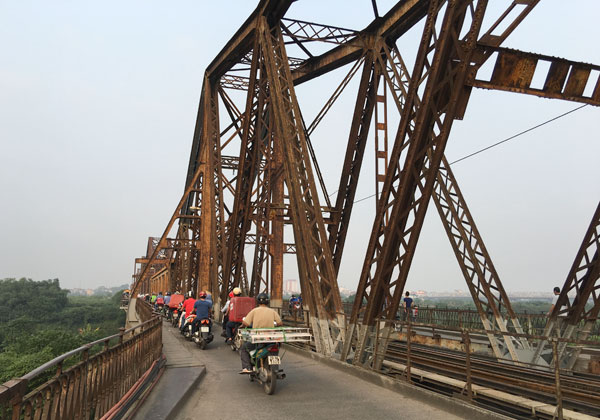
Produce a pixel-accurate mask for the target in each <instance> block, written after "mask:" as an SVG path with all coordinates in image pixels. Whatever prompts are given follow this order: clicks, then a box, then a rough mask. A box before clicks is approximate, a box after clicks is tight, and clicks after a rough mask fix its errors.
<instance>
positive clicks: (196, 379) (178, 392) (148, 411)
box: [133, 365, 206, 420]
mask: <svg viewBox="0 0 600 420" xmlns="http://www.w3.org/2000/svg"><path fill="white" fill-rule="evenodd" d="M204 375H206V366H204V365H197V366H187V367H184V366H181V367H168V366H167V367H165V371H164V372H163V375H162V377H161V378H160V380H159V381H158V383H157V384H156V387H155V388H154V389H153V390H152V391H151V392H150V394H149V395H148V400H147V401H145V402H144V404H142V406H141V407H140V410H138V411H137V412H136V413H135V415H134V417H133V419H134V420H138V419H139V420H141V419H143V420H163V419H168V420H172V419H177V418H178V417H177V415H178V413H179V411H180V409H181V407H183V406H184V405H185V404H186V402H187V401H188V400H189V398H190V397H191V396H192V394H193V393H194V391H195V389H196V387H197V386H198V384H199V383H200V382H201V380H202V378H203V377H204Z"/></svg>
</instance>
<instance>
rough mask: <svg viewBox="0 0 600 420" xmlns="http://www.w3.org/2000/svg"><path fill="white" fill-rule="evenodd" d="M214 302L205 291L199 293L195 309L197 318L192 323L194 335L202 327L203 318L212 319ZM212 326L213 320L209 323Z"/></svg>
mask: <svg viewBox="0 0 600 420" xmlns="http://www.w3.org/2000/svg"><path fill="white" fill-rule="evenodd" d="M212 306H213V303H212V300H211V298H210V296H208V294H207V293H206V292H205V291H202V292H200V293H198V300H197V301H196V302H195V303H194V311H195V312H196V318H195V319H194V322H193V323H192V335H193V334H194V333H195V332H196V331H198V329H199V328H200V321H201V320H203V319H210V311H211V309H212ZM209 327H212V321H211V323H210V324H209Z"/></svg>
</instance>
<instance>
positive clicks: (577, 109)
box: [450, 104, 588, 165]
mask: <svg viewBox="0 0 600 420" xmlns="http://www.w3.org/2000/svg"><path fill="white" fill-rule="evenodd" d="M586 106H588V104H583V105H581V106H578V107H577V108H575V109H572V110H570V111H567V112H565V113H564V114H560V115H558V116H556V117H554V118H550V119H549V120H547V121H544V122H543V123H541V124H538V125H536V126H533V127H531V128H528V129H527V130H524V131H521V132H520V133H517V134H515V135H513V136H510V137H507V138H505V139H504V140H500V141H499V142H497V143H494V144H492V145H489V146H487V147H484V148H483V149H480V150H478V151H476V152H473V153H471V154H469V155H466V156H463V157H461V158H460V159H457V160H455V161H454V162H450V165H454V164H455V163H458V162H460V161H463V160H465V159H468V158H470V157H472V156H475V155H478V154H479V153H482V152H485V151H486V150H489V149H491V148H492V147H496V146H499V145H501V144H502V143H506V142H507V141H509V140H512V139H514V138H516V137H519V136H522V135H523V134H525V133H529V132H530V131H533V130H535V129H536V128H540V127H541V126H544V125H546V124H548V123H551V122H552V121H556V120H558V119H559V118H562V117H564V116H566V115H569V114H571V113H573V112H575V111H579V110H580V109H581V108H584V107H586Z"/></svg>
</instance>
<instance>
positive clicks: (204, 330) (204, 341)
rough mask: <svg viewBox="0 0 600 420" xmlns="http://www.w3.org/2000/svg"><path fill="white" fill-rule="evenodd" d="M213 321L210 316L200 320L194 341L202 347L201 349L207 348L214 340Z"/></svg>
mask: <svg viewBox="0 0 600 420" xmlns="http://www.w3.org/2000/svg"><path fill="white" fill-rule="evenodd" d="M211 326H212V322H211V320H210V319H209V318H204V319H201V320H200V327H199V328H198V330H197V331H196V332H195V333H194V337H193V340H194V343H196V344H197V345H198V347H200V349H202V350H204V349H205V348H206V346H207V345H208V344H209V343H210V342H211V341H213V338H214V336H213V334H212V331H211V330H212V328H211Z"/></svg>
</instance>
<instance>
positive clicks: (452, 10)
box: [134, 0, 600, 364]
mask: <svg viewBox="0 0 600 420" xmlns="http://www.w3.org/2000/svg"><path fill="white" fill-rule="evenodd" d="M291 3H292V1H290V0H286V1H280V2H277V1H274V0H262V1H260V2H259V4H258V6H257V8H256V9H255V11H254V12H253V13H252V14H251V16H250V17H249V18H248V19H247V20H246V21H245V22H244V24H243V25H242V26H241V27H240V29H239V30H238V31H237V32H236V33H235V34H234V36H233V37H232V38H231V40H230V41H229V42H228V43H227V44H226V45H225V47H224V48H223V49H222V51H221V52H220V53H219V55H218V56H217V57H216V58H215V59H214V60H213V62H212V63H211V64H210V65H209V67H208V69H207V71H206V74H205V79H204V84H203V87H202V93H201V98H200V105H199V109H198V117H197V121H196V130H195V133H194V139H193V143H192V148H191V153H190V160H189V165H188V173H187V177H186V182H185V185H186V191H185V193H184V195H183V197H182V200H181V202H180V203H179V205H178V206H177V207H176V209H175V211H174V214H173V217H172V219H171V221H170V222H169V224H168V225H167V228H166V229H165V232H164V234H163V236H162V237H161V238H160V240H158V241H157V244H156V247H155V248H154V249H152V250H150V249H149V250H148V252H147V254H146V257H145V259H144V261H143V264H142V267H141V269H140V271H139V272H137V273H136V276H135V278H136V279H137V281H136V285H135V286H134V288H135V291H138V290H143V291H148V290H150V289H155V288H157V287H165V286H164V284H165V281H164V279H163V277H164V273H166V270H165V266H164V265H163V266H162V267H161V266H157V265H156V264H158V262H159V260H160V259H161V255H162V254H161V252H163V251H164V250H166V249H170V250H172V253H171V255H170V266H169V270H168V272H169V277H170V280H169V281H168V282H167V283H168V285H169V287H170V288H176V289H179V290H180V291H183V292H185V291H187V290H193V291H198V290H199V289H208V290H210V291H211V292H213V296H217V299H216V300H217V304H218V301H219V300H221V301H223V300H225V299H226V296H227V293H228V292H229V291H230V290H231V289H232V288H233V287H235V286H240V287H241V288H242V290H243V291H244V292H245V293H248V294H249V295H255V294H257V293H258V292H260V291H268V292H269V293H270V294H272V298H273V301H274V303H275V304H276V305H278V304H279V302H280V301H281V297H282V280H283V272H284V263H283V262H284V258H283V255H284V254H285V253H295V254H296V260H297V262H296V267H294V269H297V271H298V274H299V277H300V283H301V289H302V293H303V297H304V301H305V306H306V308H308V309H309V310H310V317H311V319H312V323H313V324H314V325H313V328H314V329H315V335H316V337H318V342H319V351H321V352H323V353H326V354H330V353H332V352H335V351H339V350H340V344H341V342H342V341H343V342H344V347H343V348H341V350H342V353H343V354H342V356H343V357H346V356H347V355H348V354H350V353H351V352H354V355H355V357H354V360H355V362H356V363H361V364H363V363H366V364H369V363H379V361H373V360H367V359H366V358H365V355H366V353H365V349H366V348H367V347H369V346H371V345H372V344H373V343H372V340H373V339H374V334H373V326H374V320H375V319H378V318H382V317H383V318H386V317H387V318H390V319H391V318H393V317H394V316H395V314H396V312H397V309H398V305H399V301H400V299H401V294H402V292H403V288H404V284H405V281H406V279H407V277H408V275H409V271H410V267H411V261H412V257H413V255H414V252H415V249H416V245H417V242H418V239H419V233H420V230H421V226H422V224H423V221H424V217H425V212H426V209H427V204H428V202H429V200H430V198H431V197H432V196H433V197H434V199H435V200H436V203H438V206H439V209H440V214H441V215H442V220H443V222H444V224H445V227H446V229H447V232H448V236H449V238H450V239H451V243H452V244H453V246H454V249H455V253H456V257H457V259H458V261H459V264H461V267H462V268H463V273H464V275H465V280H466V281H467V284H468V285H469V289H470V291H471V293H472V296H473V299H474V301H475V303H476V307H477V309H478V314H479V318H480V320H481V322H482V323H483V324H484V325H483V328H485V329H486V330H490V331H496V332H498V331H501V332H507V331H515V332H517V333H520V332H523V330H524V329H523V327H522V326H521V325H520V324H519V319H518V317H516V316H515V314H514V313H513V311H512V309H511V307H510V302H509V301H508V296H507V295H506V292H505V291H504V289H503V287H502V284H501V282H500V279H499V277H498V275H497V273H496V272H495V269H494V267H493V264H492V263H491V257H490V256H489V254H488V253H487V251H486V250H485V246H484V245H483V240H482V238H481V235H480V234H479V232H478V231H477V229H476V227H475V223H474V221H473V218H472V216H471V215H470V212H469V211H468V208H467V206H466V202H465V201H464V198H463V197H462V195H461V194H460V190H459V189H458V186H457V182H456V179H454V177H453V176H452V174H451V173H450V172H449V169H448V168H447V166H448V165H447V162H445V161H444V160H443V154H444V148H445V145H446V142H447V140H448V137H449V133H450V131H451V127H452V123H453V121H454V120H455V119H461V118H463V117H464V114H465V110H466V107H467V103H468V99H469V96H470V92H471V90H472V88H473V87H483V85H482V84H485V83H487V84H488V86H487V87H493V88H495V89H509V90H515V91H519V92H523V93H532V92H530V91H531V90H532V89H538V90H539V92H536V93H535V94H539V95H540V96H544V97H549V98H553V97H556V98H561V99H567V100H578V101H582V100H585V101H588V103H592V102H593V100H595V98H597V96H598V94H599V93H598V91H599V90H600V89H599V88H598V87H597V82H596V86H595V87H594V88H593V89H592V91H593V92H592V93H591V94H590V93H589V89H588V90H586V89H583V87H585V86H586V85H587V86H588V88H589V86H590V83H593V79H590V77H597V66H593V65H587V64H583V63H575V62H570V61H568V60H564V59H556V58H553V57H548V56H543V55H539V54H531V53H524V52H520V51H516V50H509V49H506V48H503V47H502V46H501V44H502V43H503V41H504V40H505V39H506V38H507V37H508V36H509V35H510V34H511V33H512V32H513V31H514V30H515V28H516V27H517V26H518V25H519V24H521V22H522V21H523V20H524V19H525V17H526V16H527V15H528V14H529V13H530V12H531V11H532V10H533V8H534V7H535V6H536V5H537V4H538V3H539V0H513V1H510V2H508V6H507V8H506V9H505V10H504V12H503V13H502V14H500V16H499V17H498V18H497V19H496V20H495V21H491V24H490V25H488V26H487V27H486V28H482V21H483V18H484V16H485V12H486V6H487V1H485V0H404V1H399V2H398V3H397V4H395V5H393V6H392V7H391V8H390V10H389V11H388V12H387V13H385V14H384V15H383V16H380V17H377V18H376V19H374V20H373V21H372V22H371V23H370V24H369V25H367V26H366V27H365V28H363V29H362V30H354V29H346V28H343V27H338V26H332V25H327V24H318V23H314V22H307V21H300V20H294V19H290V18H288V17H287V16H286V13H287V11H288V9H289V7H290V5H291ZM374 11H375V14H376V15H378V14H379V12H378V11H377V8H376V7H375V8H374ZM422 21H424V22H425V24H424V30H423V36H422V39H421V43H420V44H419V45H418V51H417V59H416V63H415V65H414V68H413V70H412V71H411V72H410V73H409V70H408V69H407V67H406V65H405V63H404V60H403V58H402V56H401V54H400V52H399V50H398V49H397V48H396V46H395V41H396V40H397V39H398V38H399V37H401V36H402V35H404V34H405V33H406V32H407V31H408V30H410V29H411V28H413V27H414V26H415V24H417V23H419V22H422ZM315 45H319V46H320V47H319V49H318V50H317V49H315V48H314V46H315ZM288 48H290V49H292V48H293V49H294V52H293V54H294V55H296V54H298V55H297V56H295V57H290V56H289V54H288ZM290 51H291V50H290ZM315 51H318V53H315ZM323 51H324V52H323ZM488 61H494V62H493V63H492V67H493V69H494V70H493V71H492V74H491V76H490V77H489V78H488V79H487V80H484V79H483V78H482V77H479V75H478V72H479V70H480V69H481V68H482V66H483V64H485V63H486V62H488ZM541 62H547V67H548V72H547V74H544V75H541V76H540V75H538V74H537V73H536V71H537V70H539V69H540V68H541V67H540V63H541ZM346 64H352V65H351V66H348V68H349V71H348V73H347V74H346V75H345V76H344V77H343V79H342V81H341V82H340V84H339V86H338V87H337V88H335V90H334V92H333V94H332V95H331V97H330V98H329V99H328V100H327V101H326V102H325V104H324V105H323V107H322V108H321V111H320V112H319V113H318V114H317V116H316V117H315V119H314V121H312V122H311V123H310V124H308V125H307V124H306V122H305V121H304V119H303V116H302V112H301V109H300V106H299V104H298V101H297V98H296V95H295V90H294V89H295V86H296V85H298V84H302V83H306V82H308V81H310V80H312V79H314V78H316V77H319V76H321V75H323V74H325V73H328V72H330V71H332V70H335V69H339V68H340V67H341V66H343V65H346ZM359 71H360V73H361V80H360V82H359V84H358V91H357V92H356V94H355V95H356V96H355V97H356V104H355V107H354V112H353V114H352V117H351V125H350V131H349V136H348V139H347V142H346V147H345V148H346V154H345V157H344V162H343V166H342V169H341V171H340V174H339V176H340V177H339V184H338V186H339V188H338V190H337V191H336V192H337V197H336V199H335V203H333V202H330V198H329V197H330V195H331V196H332V195H333V194H330V193H329V192H328V191H327V189H326V186H325V185H326V182H325V180H324V177H323V174H322V172H321V170H320V165H319V160H318V159H317V157H316V154H315V151H314V148H313V146H312V142H311V134H312V133H313V132H314V131H315V129H316V127H317V126H319V125H320V124H321V123H322V122H323V121H325V119H326V117H327V114H328V112H329V110H330V109H331V108H332V107H333V105H334V103H335V102H336V100H337V98H338V97H339V96H340V94H341V93H342V91H344V90H345V89H347V87H348V86H350V81H351V80H352V78H353V76H354V75H356V74H358V72H359ZM538 76H539V77H538ZM537 79H540V80H541V79H544V81H543V83H541V85H542V86H538V87H535V83H534V81H535V80H537ZM232 89H233V90H240V91H242V92H245V93H246V95H245V100H244V101H241V100H240V95H239V94H237V95H236V94H235V92H233V93H231V90H232ZM228 92H229V93H231V96H230V95H229V93H228ZM582 98H583V99H582ZM586 98H587V99H586ZM588 99H589V100H588ZM590 101H592V102H590ZM388 102H389V104H388ZM388 105H392V106H388ZM393 105H395V107H394V106H393ZM219 111H221V112H222V114H223V115H219ZM223 111H224V112H223ZM390 111H397V112H398V114H399V115H400V124H399V126H398V128H397V131H396V133H395V136H394V141H393V143H391V144H388V142H387V141H388V140H389V138H388V131H389V130H390V127H388V120H387V114H388V112H390ZM373 114H375V115H373ZM373 117H375V124H374V125H375V132H376V137H377V139H376V140H378V142H377V143H376V144H375V152H376V153H375V155H376V159H377V163H376V168H377V169H376V170H377V173H376V174H375V176H376V178H375V182H376V191H377V193H378V194H379V196H380V197H379V200H378V203H377V209H376V215H375V220H374V222H373V228H372V233H371V238H370V241H369V243H368V246H367V253H366V254H367V255H366V257H365V261H364V264H363V270H362V272H361V274H360V278H359V285H358V289H357V299H356V300H355V305H354V308H353V311H352V313H351V316H350V326H349V329H348V331H347V332H346V333H345V334H341V333H342V332H344V329H345V316H344V314H343V307H342V304H341V299H340V297H339V291H338V286H337V273H338V272H339V270H340V266H341V261H342V257H343V255H344V245H345V241H346V235H347V232H348V229H349V226H350V223H351V222H350V220H351V214H352V209H353V204H354V199H355V194H356V189H357V186H358V182H359V177H360V174H361V172H364V171H362V161H363V156H364V151H365V150H366V143H367V140H368V137H369V135H368V133H369V131H370V129H371V125H372V124H371V122H372V121H371V120H372V119H373ZM390 138H391V137H390ZM238 147H239V148H238ZM235 148H238V149H237V150H235ZM232 150H234V151H232ZM238 151H239V154H238V155H237V156H235V153H238ZM401 175H402V176H401ZM327 183H328V182H327ZM332 201H333V200H332ZM321 203H323V205H321ZM175 223H178V227H177V228H175ZM286 225H291V227H292V230H293V240H290V239H291V235H289V234H286V233H285V226H286ZM172 230H173V231H174V232H171V231H172ZM175 232H176V233H175ZM169 235H171V236H175V238H174V239H173V240H171V239H170V237H169ZM246 247H251V249H248V250H247V252H245V249H246ZM140 262H141V261H140ZM163 262H166V261H163ZM153 265H154V266H155V268H152V266H153ZM135 291H134V292H135ZM153 291H154V290H153ZM363 303H364V304H363ZM507 321H508V323H507ZM359 325H362V326H363V327H364V328H361V330H360V331H361V335H358V334H357V331H358V327H357V326H359ZM385 333H386V331H383V334H382V336H385ZM387 333H389V331H387ZM507 337H508V336H505V337H504V338H502V336H501V335H497V334H493V335H490V341H491V342H492V346H494V347H495V348H496V350H497V351H496V353H497V356H498V357H500V356H502V354H501V353H502V351H503V349H501V347H502V348H504V347H506V348H507V349H508V352H509V353H510V355H511V357H512V358H513V359H514V360H517V359H518V356H517V351H518V350H520V349H527V347H528V346H529V343H528V342H527V341H526V340H523V339H522V337H521V338H519V339H517V341H515V342H513V341H512V340H509V339H508V338H507ZM494 340H496V342H494ZM376 344H377V346H379V347H381V348H385V346H386V343H385V339H384V341H383V342H382V343H376Z"/></svg>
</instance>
